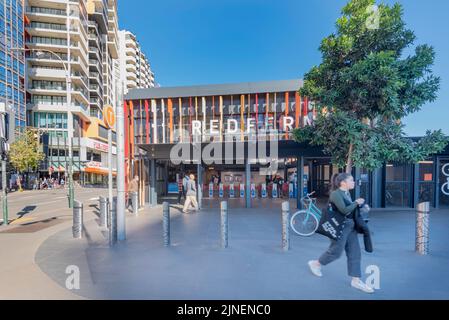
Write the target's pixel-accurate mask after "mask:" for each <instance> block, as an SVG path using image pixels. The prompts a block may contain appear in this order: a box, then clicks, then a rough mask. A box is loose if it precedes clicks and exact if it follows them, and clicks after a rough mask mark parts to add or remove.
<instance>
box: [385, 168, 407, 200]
mask: <svg viewBox="0 0 449 320" xmlns="http://www.w3.org/2000/svg"><path fill="white" fill-rule="evenodd" d="M411 176H412V166H411V165H405V164H387V167H386V188H385V206H386V207H387V208H388V207H410V206H411V193H412V187H411V183H412V179H411Z"/></svg>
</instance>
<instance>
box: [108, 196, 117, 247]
mask: <svg viewBox="0 0 449 320" xmlns="http://www.w3.org/2000/svg"><path fill="white" fill-rule="evenodd" d="M116 243H117V197H114V198H113V202H112V204H111V210H110V214H109V246H111V247H113V246H114V245H115V244H116Z"/></svg>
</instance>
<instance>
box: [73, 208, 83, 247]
mask: <svg viewBox="0 0 449 320" xmlns="http://www.w3.org/2000/svg"><path fill="white" fill-rule="evenodd" d="M72 233H73V238H75V239H81V238H82V237H83V204H82V203H81V202H79V201H74V202H73V227H72Z"/></svg>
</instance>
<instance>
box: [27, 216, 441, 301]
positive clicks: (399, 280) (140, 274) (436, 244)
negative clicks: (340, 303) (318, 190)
mask: <svg viewBox="0 0 449 320" xmlns="http://www.w3.org/2000/svg"><path fill="white" fill-rule="evenodd" d="M277 211H278V210H274V209H270V208H267V209H260V208H257V209H250V210H248V209H233V210H230V212H229V248H228V249H224V250H223V249H220V247H219V245H220V237H219V212H218V210H216V209H204V210H203V211H201V212H200V213H198V214H188V215H183V214H180V213H179V212H178V211H177V210H175V209H172V219H171V226H172V229H171V233H172V246H171V247H169V248H165V247H163V241H162V212H161V209H160V208H157V209H145V210H144V211H142V212H141V213H140V214H139V216H138V217H133V216H130V215H128V218H127V241H126V242H124V243H121V244H119V245H118V246H116V247H115V248H112V249H111V248H109V247H108V246H107V239H106V238H103V241H101V240H99V239H100V238H97V240H96V241H95V242H90V243H89V242H88V241H86V239H83V240H80V241H74V240H72V239H71V233H70V230H63V231H60V232H58V233H56V234H54V235H53V236H51V237H49V238H48V239H47V240H46V241H45V242H44V243H43V244H42V245H41V246H40V248H39V249H38V251H37V254H36V261H37V264H38V265H39V267H40V268H41V270H42V271H43V272H45V273H46V274H47V275H48V276H49V277H51V278H52V279H53V280H54V281H56V282H57V283H58V284H59V285H60V286H62V287H64V285H65V279H66V275H65V274H64V272H63V271H64V270H65V267H66V266H67V265H69V264H75V265H77V266H79V268H80V271H81V278H82V281H81V284H82V286H81V289H80V290H79V291H77V292H76V294H78V295H80V296H82V297H86V298H92V299H105V298H110V299H188V300H190V299H379V300H382V299H449V278H448V277H447V276H446V274H447V272H448V271H449V232H448V229H449V212H444V211H439V212H434V213H432V216H431V238H430V243H431V255H429V256H419V255H418V254H416V253H415V252H414V237H415V233H414V232H415V229H414V224H415V216H414V213H413V212H412V211H408V212H407V211H398V212H388V211H379V212H375V213H373V216H372V220H371V221H370V227H371V229H372V231H373V240H374V245H375V252H374V253H372V254H367V253H365V252H364V253H363V258H362V268H363V269H365V268H366V267H367V266H369V265H377V266H379V268H380V270H381V289H380V290H378V291H376V293H375V294H374V295H366V294H363V293H360V292H358V291H355V290H354V289H352V288H351V287H350V285H349V281H350V279H349V278H348V277H347V276H346V259H345V257H342V258H341V259H340V260H338V261H337V262H335V263H333V264H331V265H329V266H327V267H325V268H324V269H323V273H324V277H323V278H321V279H320V278H316V277H314V276H312V275H311V274H310V271H309V270H308V268H307V261H308V260H310V259H314V258H317V257H318V256H319V255H320V254H321V253H322V252H324V251H325V250H326V249H327V246H328V244H329V241H328V240H327V239H326V238H324V237H322V236H319V235H315V236H312V237H310V238H303V237H298V236H295V235H291V250H290V251H289V252H287V253H284V252H282V251H281V224H280V221H281V218H280V212H277ZM98 229H99V228H98V226H96V225H95V224H94V223H91V224H90V225H89V226H88V230H89V231H90V232H92V233H93V234H95V233H96V232H99V231H98ZM361 243H362V241H361ZM61 247H63V248H65V247H66V248H68V249H67V250H60V248H61Z"/></svg>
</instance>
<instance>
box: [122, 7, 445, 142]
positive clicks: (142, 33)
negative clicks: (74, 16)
mask: <svg viewBox="0 0 449 320" xmlns="http://www.w3.org/2000/svg"><path fill="white" fill-rule="evenodd" d="M346 2H347V1H346V0H164V1H161V0H118V15H119V27H120V29H126V30H129V31H131V32H133V33H134V34H136V36H137V38H138V40H139V42H140V44H141V46H142V49H143V51H144V52H145V54H146V55H147V57H148V58H149V60H150V64H151V67H152V70H153V72H154V73H155V77H156V82H157V83H159V84H160V85H161V86H163V87H171V86H184V85H200V84H221V83H236V82H247V81H266V80H282V79H296V78H303V76H304V74H305V73H307V71H309V69H310V68H311V67H312V66H314V65H318V64H320V61H321V53H320V52H319V50H318V47H319V45H320V42H321V40H322V39H323V38H324V37H326V36H328V35H329V34H331V33H332V32H334V31H335V21H336V19H337V18H338V17H339V16H340V10H341V8H342V7H343V6H344V5H345V3H346ZM383 2H385V3H388V4H393V3H394V2H399V3H401V4H402V5H403V8H404V21H405V22H406V24H407V27H408V28H410V29H412V30H413V31H414V32H415V35H416V36H417V40H416V42H415V45H417V44H424V43H426V44H429V45H431V46H433V47H434V48H435V51H436V61H435V65H434V67H433V70H434V73H435V74H436V75H437V76H440V77H441V88H440V91H439V92H438V99H437V100H436V101H434V102H432V103H429V104H427V105H425V106H423V108H422V110H421V111H420V112H418V113H416V114H413V115H410V116H409V117H407V118H406V119H405V121H404V123H405V124H406V129H405V132H406V134H408V135H410V136H420V135H423V134H425V132H426V131H427V130H437V129H443V131H444V132H445V133H446V134H448V135H449V1H448V0H426V1H425V0H397V1H393V0H384V1H383ZM378 3H379V1H378Z"/></svg>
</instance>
